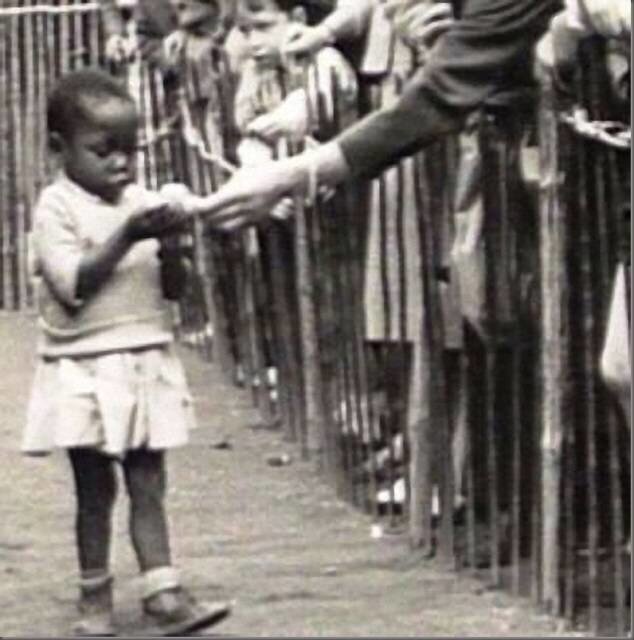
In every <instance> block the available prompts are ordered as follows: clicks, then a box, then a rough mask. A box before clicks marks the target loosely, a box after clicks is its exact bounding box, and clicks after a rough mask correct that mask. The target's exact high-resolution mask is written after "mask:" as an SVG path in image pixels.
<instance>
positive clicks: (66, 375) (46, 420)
mask: <svg viewBox="0 0 634 640" xmlns="http://www.w3.org/2000/svg"><path fill="white" fill-rule="evenodd" d="M195 426H196V418H195V414H194V407H193V402H192V397H191V394H190V392H189V389H188V386H187V381H186V378H185V372H184V369H183V366H182V364H181V362H180V360H179V359H178V357H177V356H176V354H175V352H174V347H173V345H166V346H162V347H157V348H152V349H147V350H143V351H130V352H117V353H109V354H106V355H101V356H95V357H89V358H60V359H59V360H53V361H40V362H39V364H38V366H37V369H36V372H35V380H34V383H33V388H32V391H31V399H30V402H29V407H28V413H27V422H26V427H25V430H24V434H23V440H22V447H21V450H22V452H23V453H26V454H30V455H43V454H47V453H50V452H51V451H52V450H53V449H55V448H72V447H93V448H96V449H98V450H100V451H102V452H103V453H105V454H108V455H112V456H117V457H120V456H123V455H124V453H125V451H127V450H129V449H138V448H142V447H147V448H149V449H167V448H172V447H178V446H181V445H183V444H185V443H187V441H188V432H189V430H190V429H192V428H195Z"/></svg>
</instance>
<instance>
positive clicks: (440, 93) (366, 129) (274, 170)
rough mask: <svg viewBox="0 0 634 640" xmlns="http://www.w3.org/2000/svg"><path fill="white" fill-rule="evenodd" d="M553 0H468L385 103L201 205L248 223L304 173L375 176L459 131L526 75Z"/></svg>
mask: <svg viewBox="0 0 634 640" xmlns="http://www.w3.org/2000/svg"><path fill="white" fill-rule="evenodd" d="M558 8H559V2H558V0H466V1H465V3H464V7H463V9H462V15H461V16H460V18H459V19H457V20H456V21H455V22H454V23H453V24H452V26H451V27H450V29H449V30H448V31H447V33H446V34H445V35H443V36H442V38H441V39H440V40H439V41H438V43H437V45H436V46H434V47H433V49H432V51H431V52H430V55H429V57H428V60H427V63H426V64H425V66H424V67H423V68H422V69H420V70H419V71H418V72H417V73H416V75H415V76H414V77H413V78H412V79H411V80H410V81H409V82H408V83H407V85H406V86H405V89H404V91H403V94H402V95H401V97H400V98H399V99H398V101H397V102H396V103H395V104H394V105H393V106H392V107H390V108H386V109H383V110H381V111H380V112H378V113H375V114H372V115H371V116H369V117H367V118H365V119H363V120H361V121H360V122H358V123H357V124H356V125H354V126H353V127H351V128H350V129H348V130H347V131H344V132H343V133H342V134H341V135H339V136H338V138H337V139H336V140H334V141H333V142H332V143H330V144H327V145H324V146H323V147H322V148H320V149H318V150H316V151H313V152H310V153H306V154H303V155H301V156H296V157H294V158H291V159H288V160H284V161H282V162H275V163H270V164H268V165H267V166H263V167H259V168H257V169H255V170H253V169H249V170H245V171H243V172H240V173H239V174H237V175H235V176H234V178H233V179H232V180H231V181H230V182H229V183H228V184H227V185H225V187H224V188H223V189H222V190H221V191H220V192H218V193H216V194H215V195H214V196H213V197H211V198H209V199H208V200H207V202H206V205H207V206H208V211H209V212H210V213H214V214H215V215H214V217H215V221H216V224H219V225H222V224H223V223H224V222H226V221H228V220H233V219H235V220H238V221H242V222H249V221H252V220H255V219H257V218H258V217H260V216H262V215H266V214H265V213H264V212H266V211H269V210H270V208H271V205H272V204H273V203H274V202H276V201H278V200H279V199H280V198H281V197H282V196H284V195H286V194H288V193H289V192H291V191H294V190H297V189H305V188H306V185H307V183H308V179H309V175H311V174H316V175H317V178H318V181H319V182H320V183H325V184H330V185H333V184H338V183H340V182H342V181H344V180H349V179H351V178H353V177H355V176H374V175H377V174H378V173H379V172H380V171H382V170H383V169H384V168H385V167H387V166H389V165H390V164H393V163H395V162H396V161H397V160H399V159H400V158H402V157H405V156H407V155H410V154H412V153H413V152H414V151H416V150H419V149H422V148H424V147H425V146H426V145H428V144H430V143H431V142H433V141H436V140H438V139H439V138H441V137H442V136H444V135H446V134H448V133H450V132H452V131H457V130H459V129H460V127H461V126H462V124H463V122H464V119H465V117H466V116H467V115H468V114H469V113H470V112H472V111H474V110H476V109H477V108H478V107H480V106H481V105H482V103H483V102H484V101H485V100H486V99H487V98H488V97H489V96H490V95H491V94H492V93H494V92H496V91H499V90H500V89H501V88H504V87H509V88H512V87H514V86H515V85H516V83H517V82H518V80H520V81H523V79H524V78H525V77H526V75H527V74H528V73H530V60H531V53H532V49H533V46H534V44H535V43H536V41H537V40H538V38H539V37H540V36H541V35H542V34H543V33H544V31H545V30H546V28H547V26H548V21H549V20H550V18H551V17H552V15H553V13H554V12H555V11H556V10H557V9H558Z"/></svg>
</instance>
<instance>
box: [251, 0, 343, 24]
mask: <svg viewBox="0 0 634 640" xmlns="http://www.w3.org/2000/svg"><path fill="white" fill-rule="evenodd" d="M243 1H245V3H246V5H247V8H248V10H249V11H252V12H254V13H257V12H258V11H262V10H264V9H266V5H267V1H268V2H273V3H274V4H276V5H277V6H278V8H279V9H280V11H284V13H290V12H291V11H293V9H297V8H301V9H304V11H305V12H306V20H307V22H308V24H309V25H315V24H319V23H320V22H321V21H322V20H323V19H324V18H325V17H326V16H327V15H328V14H329V13H330V12H331V11H332V10H333V9H334V7H335V5H336V0H243Z"/></svg>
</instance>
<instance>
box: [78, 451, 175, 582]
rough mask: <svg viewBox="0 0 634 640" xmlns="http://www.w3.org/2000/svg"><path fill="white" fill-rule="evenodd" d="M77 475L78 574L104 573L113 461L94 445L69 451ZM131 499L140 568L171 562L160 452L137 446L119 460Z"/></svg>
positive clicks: (114, 487) (113, 490) (112, 494)
mask: <svg viewBox="0 0 634 640" xmlns="http://www.w3.org/2000/svg"><path fill="white" fill-rule="evenodd" d="M68 455H69V458H70V462H71V466H72V469H73V476H74V479H75V492H76V495H77V517H76V521H75V527H76V536H77V549H78V553H79V567H80V570H81V572H82V574H90V573H94V572H96V571H104V570H105V571H107V570H108V566H109V560H110V540H111V534H112V510H113V507H114V503H115V499H116V496H117V479H116V473H115V471H116V470H115V461H114V460H113V458H110V457H108V456H105V455H103V454H101V453H99V452H98V451H95V450H94V449H84V448H77V449H70V450H69V453H68ZM122 468H123V475H124V478H125V484H126V489H127V492H128V495H129V497H130V520H129V525H130V537H131V538H132V545H133V546H134V551H135V553H136V556H137V560H138V562H139V567H140V569H141V571H148V570H149V569H154V568H157V567H165V566H169V565H170V564H171V557H170V549H169V536H168V531H167V520H166V517H165V509H164V504H163V502H164V497H165V481H166V473H165V463H164V455H163V452H162V451H149V450H147V449H136V450H133V451H129V452H128V453H127V454H126V456H125V458H124V460H123V462H122Z"/></svg>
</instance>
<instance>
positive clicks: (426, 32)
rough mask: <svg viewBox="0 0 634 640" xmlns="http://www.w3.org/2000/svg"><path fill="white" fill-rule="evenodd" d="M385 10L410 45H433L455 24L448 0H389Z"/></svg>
mask: <svg viewBox="0 0 634 640" xmlns="http://www.w3.org/2000/svg"><path fill="white" fill-rule="evenodd" d="M385 14H386V16H387V17H388V18H389V19H390V20H392V22H393V24H394V30H395V32H396V34H397V35H398V36H399V37H400V38H401V39H402V40H403V42H405V44H407V45H408V46H410V47H413V48H416V49H419V48H425V49H430V48H431V47H432V46H433V45H434V44H435V43H436V41H437V40H438V38H439V37H440V36H441V35H443V34H445V33H446V32H447V31H448V30H449V29H450V28H451V26H452V25H453V23H454V18H453V8H452V6H451V4H450V3H449V2H440V3H435V4H430V3H429V2H425V1H421V0H389V1H388V2H387V3H386V5H385Z"/></svg>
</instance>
